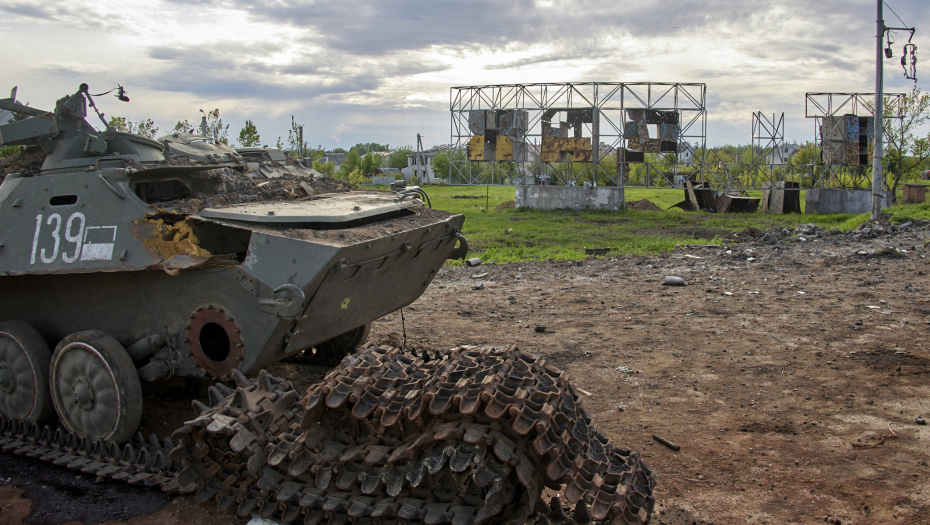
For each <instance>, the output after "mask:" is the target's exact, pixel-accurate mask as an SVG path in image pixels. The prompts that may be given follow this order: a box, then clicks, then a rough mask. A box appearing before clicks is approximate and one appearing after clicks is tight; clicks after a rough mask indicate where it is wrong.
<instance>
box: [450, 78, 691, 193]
mask: <svg viewBox="0 0 930 525" xmlns="http://www.w3.org/2000/svg"><path fill="white" fill-rule="evenodd" d="M706 100H707V88H706V85H705V84H683V83H656V82H639V83H623V82H577V83H544V84H506V85H489V86H467V87H453V88H452V89H451V93H450V111H451V115H452V122H451V139H452V140H451V144H452V152H451V154H452V159H453V162H450V166H449V173H448V177H449V182H450V183H451V184H526V183H530V184H531V183H533V181H536V180H544V181H547V182H552V183H558V184H565V185H576V184H580V183H583V182H589V183H590V181H596V184H598V185H611V186H647V187H648V186H675V185H680V184H681V182H682V181H683V180H684V179H686V178H688V177H691V178H695V179H697V178H700V179H701V180H703V174H702V173H701V168H702V167H703V162H702V161H703V159H693V162H679V158H678V156H679V154H681V153H687V154H688V155H689V156H692V157H693V156H694V155H695V152H700V153H698V154H699V155H700V154H703V153H702V152H704V151H706V134H707V111H706ZM556 117H558V120H555V121H554V120H553V119H555V118H556ZM563 117H564V118H565V120H564V121H563V120H562V118H563ZM554 122H558V128H556V127H555V124H554ZM637 130H638V131H637ZM572 132H573V134H574V136H569V133H572ZM634 150H635V151H634ZM631 151H632V152H633V153H632V154H631V153H630V152H631ZM644 153H652V154H655V155H656V157H657V158H658V160H659V162H644V161H643V160H642V157H643V154H644ZM628 154H629V155H631V157H630V158H627V155H628ZM466 159H470V160H472V162H468V161H467V160H466ZM437 176H446V174H445V173H443V174H437Z"/></svg>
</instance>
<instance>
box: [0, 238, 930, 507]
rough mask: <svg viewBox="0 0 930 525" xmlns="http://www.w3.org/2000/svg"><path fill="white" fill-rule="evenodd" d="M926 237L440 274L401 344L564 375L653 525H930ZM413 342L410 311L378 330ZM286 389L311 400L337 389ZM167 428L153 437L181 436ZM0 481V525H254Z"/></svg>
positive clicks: (9, 462) (51, 484)
mask: <svg viewBox="0 0 930 525" xmlns="http://www.w3.org/2000/svg"><path fill="white" fill-rule="evenodd" d="M886 226H887V225H886ZM794 233H797V232H794ZM783 235H784V237H783ZM928 235H930V229H928V227H927V225H926V224H916V225H911V226H910V227H908V228H905V229H903V230H899V231H895V232H892V231H890V229H888V228H887V227H884V228H882V229H881V230H876V229H874V228H872V229H870V230H869V231H865V230H863V231H862V232H855V233H849V234H835V235H824V234H823V233H822V232H818V231H807V230H803V231H802V234H801V235H797V236H791V234H790V233H788V232H769V233H768V234H767V235H766V236H764V237H763V236H762V235H761V232H760V233H759V234H756V236H753V235H752V234H747V235H744V236H742V237H741V239H742V241H743V242H739V243H733V244H730V245H729V246H726V247H710V248H701V247H682V249H680V250H678V251H675V252H670V253H664V254H660V255H656V256H632V257H624V258H621V259H604V258H599V259H590V260H588V261H584V262H581V263H567V262H544V263H523V264H511V265H506V266H496V265H483V266H479V267H476V268H464V267H457V268H445V269H444V270H443V271H442V272H441V273H440V275H439V276H437V278H436V279H435V280H434V282H433V284H432V286H431V287H430V288H429V290H428V291H427V292H426V294H425V295H424V296H423V297H422V298H421V299H420V300H419V301H417V302H416V303H415V304H413V305H411V306H410V307H408V308H406V309H404V323H405V325H406V340H407V345H408V346H409V347H413V348H415V349H418V350H420V351H422V349H424V348H429V349H444V348H449V347H451V346H454V345H457V344H474V345H504V344H510V343H515V344H517V345H518V346H519V347H521V348H524V349H527V350H530V351H532V352H535V353H539V354H542V355H545V356H547V358H548V359H549V360H550V362H551V363H553V364H555V365H556V366H558V367H560V368H562V369H565V370H567V371H569V373H570V374H571V375H572V377H573V380H574V382H575V384H576V385H577V386H578V387H579V388H581V389H583V390H584V392H585V393H586V394H585V396H584V402H585V405H586V406H587V408H588V410H589V411H590V412H591V414H592V415H593V417H594V419H595V421H596V422H597V423H598V424H599V425H600V426H601V427H602V428H603V429H604V430H606V431H607V433H608V434H609V435H610V436H611V437H612V438H613V439H614V440H615V441H617V442H619V443H621V444H623V445H624V446H626V447H630V448H633V449H637V450H639V451H641V452H642V453H643V455H644V456H645V457H646V458H647V460H648V461H649V462H650V465H651V466H652V468H653V469H654V470H655V471H656V472H657V473H658V476H659V483H658V487H657V491H656V498H657V501H658V508H657V512H656V513H655V515H654V520H653V522H654V523H658V524H675V525H679V524H691V523H698V524H706V523H715V524H735V523H741V524H742V523H752V524H757V523H768V524H782V523H824V522H829V523H843V524H847V523H848V524H871V523H876V524H878V523H881V524H885V523H891V524H918V523H928V522H930V518H928V513H930V483H928V481H927V478H928V475H930V468H928V463H927V462H928V460H930V448H928V445H927V444H928V440H930V427H928V426H924V425H920V424H918V423H917V420H916V418H917V417H925V418H930V384H928V379H930V375H928V374H930V351H928V348H927V346H926V344H925V339H926V336H927V334H928V332H930V326H928V324H930V304H928V299H930V279H928V276H927V275H926V274H927V272H930V269H928V268H927V264H926V259H925V258H924V257H925V255H927V254H930V249H928V248H926V247H924V242H925V239H926V238H927V237H928ZM734 239H736V238H734ZM801 239H804V240H801ZM665 276H680V277H682V278H684V279H685V280H686V281H687V283H688V286H685V287H672V286H663V285H662V280H663V278H664V277H665ZM537 325H544V326H545V330H544V331H543V332H537V331H536V327H537ZM403 338H404V336H403V330H402V325H401V316H400V314H399V313H396V314H392V315H390V316H387V317H386V318H383V319H381V320H379V321H377V322H376V323H375V325H374V328H373V330H372V339H373V340H375V341H378V342H392V343H394V344H402V342H403ZM273 371H274V372H275V373H277V374H285V375H288V376H290V378H292V379H295V380H296V381H297V382H299V383H301V384H309V383H312V382H313V381H315V380H317V379H318V378H319V377H320V376H321V374H322V373H324V372H325V371H324V370H321V369H319V368H318V367H304V366H300V365H294V364H279V365H276V367H275V368H274V370H273ZM177 390H178V391H181V390H183V389H177ZM587 394H590V396H588V395H587ZM152 397H154V398H163V397H166V396H164V395H157V396H156V395H152V396H150V397H147V399H146V402H147V403H150V402H151V403H158V400H157V399H151V398H152ZM168 397H170V396H168ZM179 405H180V403H179ZM179 405H178V406H179ZM166 406H168V405H166ZM171 406H172V407H174V406H175V405H171ZM162 410H163V411H167V410H168V409H167V408H165V409H162ZM171 410H172V412H171V413H170V414H166V413H161V414H153V415H152V416H148V415H147V419H146V422H145V425H146V426H147V428H154V429H157V428H158V427H159V425H162V426H163V427H164V428H168V425H167V422H168V421H174V418H176V417H181V416H178V415H177V414H175V413H174V409H173V408H172V409H171ZM160 416H164V417H160ZM158 419H165V421H164V422H160V421H158ZM654 435H658V436H661V437H663V438H665V439H667V440H669V441H671V442H673V443H675V444H677V445H679V446H680V447H681V450H680V451H677V452H676V451H673V450H671V449H670V448H667V447H666V446H664V445H662V444H660V443H658V442H656V441H655V440H654V439H653V436H654ZM21 462H24V463H21ZM0 467H2V468H0V477H2V479H0V485H7V486H4V487H0V523H55V524H58V523H63V522H65V519H64V518H65V517H66V516H62V515H61V513H58V514H55V516H59V517H58V518H55V519H52V518H51V516H52V514H53V513H51V512H50V508H51V506H52V505H58V506H63V505H68V504H73V502H74V501H75V500H79V501H81V506H82V508H84V511H83V512H85V514H82V515H81V516H82V519H83V518H84V517H86V519H85V521H84V522H85V523H98V522H101V521H104V520H114V521H115V520H120V519H127V518H129V517H130V516H133V515H136V516H138V517H135V518H132V519H130V520H129V521H128V523H134V524H135V523H139V524H142V523H154V524H159V525H162V524H173V523H201V524H213V523H233V522H245V521H247V520H244V519H238V518H234V517H233V515H232V514H219V515H217V513H216V511H215V508H214V507H212V506H207V505H198V504H196V503H195V502H194V501H193V500H192V499H190V498H178V497H171V498H168V497H165V496H163V495H161V494H157V495H149V494H148V493H146V492H144V491H141V490H138V489H135V488H131V489H132V495H133V496H134V497H136V498H138V500H139V501H140V503H138V504H133V505H132V506H131V508H129V509H126V508H122V507H125V506H126V505H123V506H122V507H121V510H119V512H120V513H116V511H114V512H112V513H109V514H108V513H107V512H103V511H102V510H107V509H108V508H109V506H110V503H109V502H108V503H107V507H104V506H103V505H104V502H106V501H109V500H107V497H108V496H90V495H89V494H90V493H88V492H86V491H85V489H83V488H82V489H73V490H72V488H69V487H70V485H69V483H70V484H72V485H73V484H80V483H86V482H87V479H88V477H87V476H82V475H80V474H75V473H74V472H71V471H67V470H61V469H57V468H55V467H47V466H44V465H40V464H36V463H34V462H32V461H31V460H25V459H23V460H20V459H15V460H14V459H11V458H9V457H8V456H2V457H0ZM30 469H34V470H32V471H31V470H30ZM36 480H41V481H40V482H37V481H36ZM91 485H93V483H92V479H91ZM106 485H107V486H108V487H110V486H111V485H110V483H107V484H106ZM118 485H119V484H112V487H111V489H110V492H107V491H104V492H103V493H107V494H110V493H112V491H116V490H117V488H118ZM82 486H83V485H82ZM38 487H44V488H38ZM24 489H25V490H26V491H27V492H26V497H28V498H29V499H32V500H33V501H35V503H33V504H32V506H31V507H30V502H29V500H27V499H23V498H22V497H21V496H20V495H21V494H23V490H24ZM121 490H125V489H121ZM123 497H128V496H120V498H123ZM56 498H57V499H56ZM157 498H160V499H157ZM143 500H144V502H145V504H146V505H149V507H144V505H143V504H142V502H143ZM133 501H135V500H133ZM48 502H51V503H48ZM69 502H71V503H69ZM114 505H115V504H114ZM115 506H119V505H115ZM86 507H92V508H96V509H102V510H101V512H96V513H95V514H94V513H88V512H89V511H87V509H86ZM143 507H144V508H143ZM153 508H159V510H154V511H153V510H152V509H153Z"/></svg>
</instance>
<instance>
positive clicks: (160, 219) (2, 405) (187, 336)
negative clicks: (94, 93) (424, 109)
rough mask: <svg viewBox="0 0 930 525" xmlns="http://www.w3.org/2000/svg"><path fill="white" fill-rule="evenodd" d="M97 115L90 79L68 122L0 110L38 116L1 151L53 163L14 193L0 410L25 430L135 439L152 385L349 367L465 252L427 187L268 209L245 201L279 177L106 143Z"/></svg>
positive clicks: (1, 292) (8, 190)
mask: <svg viewBox="0 0 930 525" xmlns="http://www.w3.org/2000/svg"><path fill="white" fill-rule="evenodd" d="M88 104H90V106H91V107H93V108H94V109H95V111H96V106H94V103H93V99H92V97H91V95H90V94H89V93H88V90H87V87H86V85H82V86H81V89H80V90H79V91H78V92H77V93H75V94H74V95H71V96H69V97H65V98H63V99H61V100H59V101H58V103H57V104H56V109H55V111H54V112H44V111H41V110H38V109H35V108H27V107H25V106H22V105H19V104H18V103H16V102H15V100H13V98H12V97H11V99H5V100H0V108H4V109H8V110H11V111H14V112H19V113H21V114H25V115H26V116H28V117H31V118H27V119H25V120H21V121H17V122H14V123H11V124H6V125H3V126H0V143H2V144H19V145H23V146H27V147H31V148H33V150H35V149H38V148H41V150H43V151H44V152H45V153H46V154H47V155H46V157H45V159H44V162H43V164H42V169H41V171H40V172H39V174H38V175H31V176H22V175H20V174H8V175H7V176H6V177H5V178H4V179H3V181H2V183H0V297H2V298H3V299H2V301H0V413H3V414H6V415H7V416H8V417H12V418H13V419H16V420H21V421H23V422H26V423H33V422H37V421H40V420H42V419H43V418H46V417H48V416H49V415H51V414H52V412H53V410H52V408H51V407H50V406H49V405H53V406H54V412H55V413H57V415H58V418H59V420H60V421H61V423H62V424H63V425H64V426H65V427H66V428H67V429H68V430H69V431H71V432H74V433H75V434H76V435H79V436H81V437H83V438H87V439H102V440H106V441H116V442H125V441H126V440H127V439H129V437H130V436H131V435H132V434H133V433H134V432H135V430H136V428H137V427H138V423H139V414H141V411H142V400H141V390H142V389H141V382H140V380H141V381H159V380H165V379H169V378H171V377H194V378H197V377H206V378H218V379H227V380H228V379H229V378H230V374H231V373H232V372H233V371H234V370H238V371H239V372H245V373H255V372H257V371H258V370H259V369H260V368H261V367H262V366H264V365H267V364H269V363H273V362H275V361H279V360H281V359H283V358H285V357H287V356H290V355H294V354H297V353H300V352H306V351H307V350H310V349H313V351H314V352H315V355H316V356H317V357H322V358H325V360H327V361H330V362H333V361H335V362H338V361H339V360H340V359H341V358H342V357H343V356H344V355H345V354H346V353H348V352H352V351H354V350H355V349H356V348H357V347H358V346H360V345H361V344H362V343H364V341H365V339H366V338H367V334H368V330H369V328H370V324H371V322H372V321H374V320H375V319H377V318H379V317H381V316H383V315H385V314H387V313H390V312H392V311H394V310H397V309H398V308H401V307H403V306H406V305H408V304H410V303H411V302H413V301H415V300H416V299H417V298H418V297H419V296H420V295H421V294H422V293H423V291H424V290H425V289H426V287H427V286H428V285H429V283H430V281H431V280H432V278H433V276H435V275H436V272H437V271H438V270H439V268H441V267H442V265H443V264H444V263H445V261H446V260H447V259H449V258H456V257H457V258H463V257H464V256H465V253H466V252H467V250H468V247H467V243H466V242H465V240H464V238H463V237H461V235H460V234H459V232H460V230H461V228H462V224H463V217H462V216H461V215H451V214H448V213H444V212H438V211H435V210H430V209H426V208H424V207H423V205H424V203H423V202H422V201H421V200H419V199H418V197H424V198H425V195H424V194H423V193H422V191H421V190H419V189H417V188H409V189H403V188H398V189H397V191H395V192H351V193H340V194H333V193H330V194H323V195H313V190H312V188H310V186H311V184H308V183H307V181H301V182H302V184H301V185H300V190H301V191H300V193H301V194H302V195H306V197H303V198H300V199H299V200H294V199H295V198H296V197H295V196H296V193H295V192H290V193H287V196H285V197H284V198H283V200H280V199H279V200H272V201H267V200H265V201H262V200H260V199H259V198H258V194H255V193H254V192H253V193H248V194H245V195H242V194H241V191H244V190H246V191H248V190H255V189H256V188H257V187H259V186H261V185H267V184H270V182H264V183H257V182H254V181H253V180H252V178H250V177H248V176H247V175H246V174H245V173H244V172H245V171H246V166H245V163H244V162H243V161H242V158H241V157H240V156H239V155H238V154H237V153H236V152H235V150H232V149H231V148H229V147H228V146H225V145H223V144H212V143H210V142H208V141H207V140H206V139H207V138H206V137H202V136H198V135H191V134H181V133H176V134H173V135H169V136H166V137H163V138H162V139H160V140H158V141H156V140H151V139H147V138H144V137H138V136H135V135H131V134H127V133H120V132H117V131H115V130H114V129H113V128H111V127H107V129H106V131H104V132H98V131H97V130H95V129H94V128H93V127H91V126H90V125H89V124H88V123H87V122H86V121H85V120H84V117H86V116H87V105H88ZM98 116H100V118H101V120H102V121H104V123H105V120H104V119H103V115H102V114H100V113H99V112H98ZM309 182H312V181H309ZM308 188H310V189H308ZM230 196H231V197H234V198H235V199H238V200H235V199H234V200H232V201H230V200H229V198H228V197H230ZM205 200H206V201H209V202H213V203H214V204H215V205H213V206H204V205H203V202H204V201H205ZM229 202H234V203H235V202H238V204H228V203H229ZM46 393H47V394H48V395H47V394H46Z"/></svg>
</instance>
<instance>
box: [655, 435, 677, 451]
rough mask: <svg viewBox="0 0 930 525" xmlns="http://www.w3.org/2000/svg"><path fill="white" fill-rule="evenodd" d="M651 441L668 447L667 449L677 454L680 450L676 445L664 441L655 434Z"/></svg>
mask: <svg viewBox="0 0 930 525" xmlns="http://www.w3.org/2000/svg"><path fill="white" fill-rule="evenodd" d="M652 439H654V440H656V441H658V442H659V443H662V444H663V445H665V446H666V447H668V448H670V449H672V450H674V451H675V452H678V451H679V450H681V447H680V446H678V445H676V444H674V443H672V442H671V441H669V440H667V439H665V438H664V437H662V436H658V435H656V434H653V435H652Z"/></svg>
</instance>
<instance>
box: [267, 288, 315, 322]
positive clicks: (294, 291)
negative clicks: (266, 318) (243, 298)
mask: <svg viewBox="0 0 930 525" xmlns="http://www.w3.org/2000/svg"><path fill="white" fill-rule="evenodd" d="M273 291H274V294H275V296H276V298H275V299H262V300H261V301H259V303H258V304H259V308H260V309H261V311H262V312H264V313H266V314H271V315H274V316H276V317H280V318H281V319H286V320H290V321H293V320H296V319H297V317H298V316H299V315H300V312H301V310H303V305H304V299H305V296H304V292H303V290H301V289H300V287H299V286H297V285H296V284H290V283H288V284H283V285H281V286H279V287H277V288H275V289H274V290H273Z"/></svg>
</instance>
